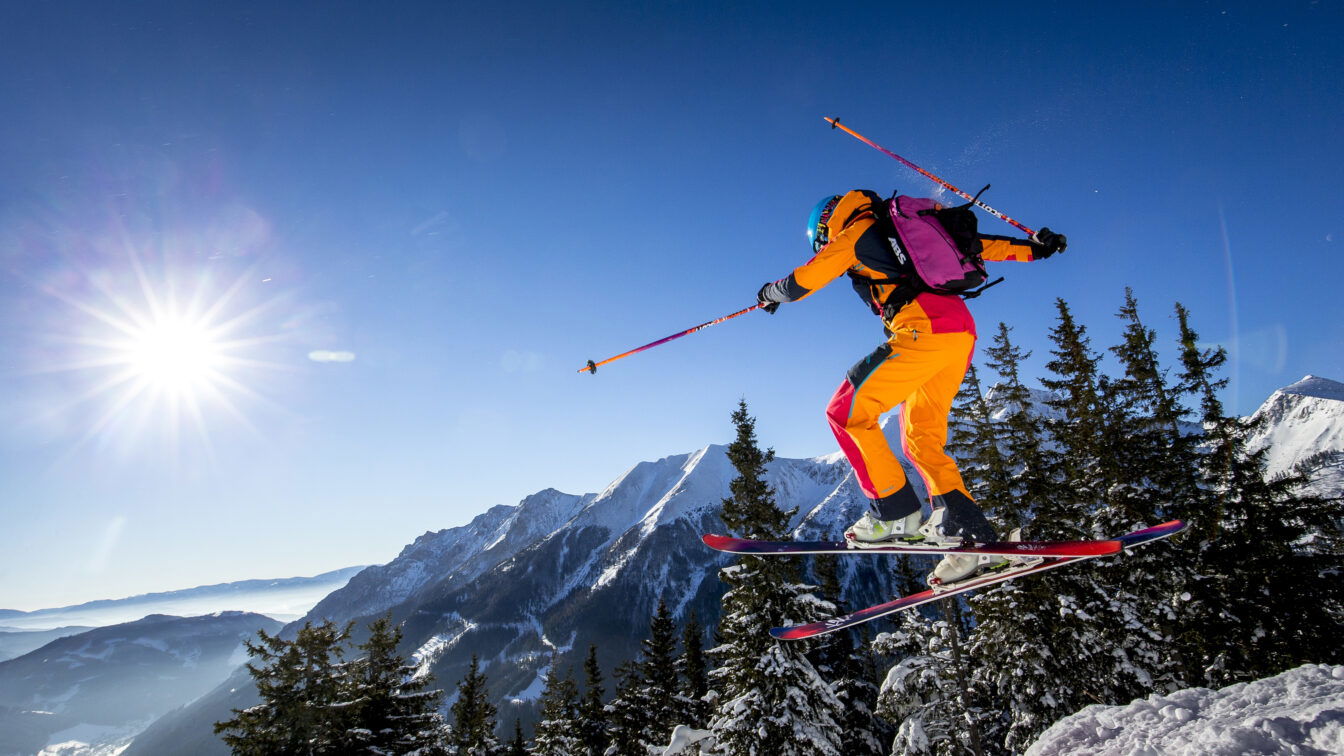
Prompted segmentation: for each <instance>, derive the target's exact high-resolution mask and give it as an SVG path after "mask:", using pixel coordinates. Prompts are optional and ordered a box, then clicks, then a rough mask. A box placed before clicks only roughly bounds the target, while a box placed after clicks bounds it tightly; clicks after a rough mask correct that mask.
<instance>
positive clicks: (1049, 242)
mask: <svg viewBox="0 0 1344 756" xmlns="http://www.w3.org/2000/svg"><path fill="white" fill-rule="evenodd" d="M980 243H981V245H982V246H983V250H982V251H981V252H980V256H981V257H982V258H984V259H985V260H987V261H989V262H1005V261H1011V262H1031V261H1033V260H1044V259H1045V258H1047V257H1050V256H1051V255H1053V254H1055V253H1057V252H1063V251H1064V249H1065V248H1066V247H1068V239H1067V238H1066V237H1065V236H1064V235H1063V234H1057V233H1055V232H1054V231H1051V230H1050V229H1048V228H1042V229H1041V230H1040V231H1037V232H1036V235H1035V236H1033V237H1032V238H1030V239H1018V238H1014V237H1012V236H994V235H993V234H980Z"/></svg>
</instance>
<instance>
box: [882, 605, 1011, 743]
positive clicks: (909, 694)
mask: <svg viewBox="0 0 1344 756" xmlns="http://www.w3.org/2000/svg"><path fill="white" fill-rule="evenodd" d="M957 603H958V602H957V600H956V599H953V600H950V601H944V602H943V603H942V604H941V605H940V608H942V609H943V610H944V611H943V612H942V617H941V618H940V619H930V618H929V617H926V616H925V615H923V614H921V613H919V612H904V613H902V615H901V617H900V619H899V620H898V621H899V623H900V624H899V626H898V627H897V629H896V630H895V631H894V632H890V633H883V634H882V635H881V636H880V637H879V639H878V640H877V641H876V642H875V643H874V645H875V646H876V648H877V650H878V651H880V652H881V653H883V654H886V655H889V656H894V657H896V658H898V659H900V661H899V662H897V664H896V666H894V667H893V668H892V669H891V670H890V671H888V672H887V677H886V684H885V686H884V687H883V690H882V693H881V696H880V697H879V699H878V707H877V712H878V714H879V715H880V716H882V717H884V718H886V719H888V720H890V721H891V722H893V723H895V724H896V726H897V729H896V734H895V738H894V750H893V751H892V753H897V754H909V755H911V756H914V755H915V754H920V755H923V754H967V753H970V754H976V755H977V756H979V754H982V753H984V752H985V750H984V747H983V744H982V742H983V734H982V729H983V728H982V724H981V721H980V720H981V715H980V712H979V711H978V709H977V707H976V706H975V703H974V701H973V699H972V695H973V691H972V689H971V685H970V678H969V677H968V673H969V668H970V662H969V659H968V658H966V655H965V653H964V649H963V643H962V636H963V634H964V633H965V631H966V627H965V626H964V624H963V623H964V614H963V613H962V612H961V611H959V610H957V609H956V604H957Z"/></svg>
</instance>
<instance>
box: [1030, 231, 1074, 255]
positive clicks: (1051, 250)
mask: <svg viewBox="0 0 1344 756" xmlns="http://www.w3.org/2000/svg"><path fill="white" fill-rule="evenodd" d="M1031 243H1032V245H1034V246H1035V247H1036V248H1037V250H1036V253H1035V257H1037V258H1039V259H1041V260H1044V259H1045V258H1047V257H1049V256H1051V255H1053V254H1055V253H1056V252H1063V251H1064V250H1065V249H1068V247H1069V238H1068V237H1067V236H1065V235H1064V234H1057V233H1055V232H1054V231H1051V230H1050V229H1049V228H1042V229H1041V230H1040V231H1037V232H1036V233H1035V234H1033V235H1032V237H1031Z"/></svg>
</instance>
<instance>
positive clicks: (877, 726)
mask: <svg viewBox="0 0 1344 756" xmlns="http://www.w3.org/2000/svg"><path fill="white" fill-rule="evenodd" d="M813 570H814V572H815V574H816V580H817V583H818V588H819V591H820V594H821V597H822V598H823V599H825V600H827V601H829V602H831V604H833V605H834V606H835V613H836V614H837V615H840V614H844V613H846V611H847V609H846V607H845V604H844V600H843V598H842V597H841V593H842V588H841V583H840V558H839V557H837V556H835V555H833V554H830V555H823V556H818V557H816V558H815V559H814V560H813ZM857 637H858V634H857V631H853V630H851V631H840V632H835V633H831V634H829V635H824V636H822V637H821V638H819V639H817V641H816V642H815V643H814V644H812V648H811V650H810V651H809V654H808V657H809V658H810V659H811V660H812V663H813V666H814V667H816V669H817V672H818V673H819V674H821V676H822V678H823V679H824V680H826V681H827V682H828V683H830V686H831V690H833V691H834V692H835V697H836V698H837V699H839V701H840V703H841V704H842V708H841V711H842V712H843V713H842V719H841V720H840V732H841V741H840V744H841V752H842V753H845V754H847V756H865V755H866V754H869V755H871V756H884V754H886V753H887V748H886V744H887V738H886V737H885V736H886V734H887V733H886V729H887V728H886V727H885V726H884V722H883V721H882V720H881V719H879V718H878V717H877V715H876V709H877V694H878V686H877V681H876V667H875V665H874V664H873V659H872V656H873V654H872V650H871V649H870V648H868V646H867V645H866V644H864V645H859V644H857V643H856V638H857Z"/></svg>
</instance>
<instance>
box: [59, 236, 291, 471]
mask: <svg viewBox="0 0 1344 756" xmlns="http://www.w3.org/2000/svg"><path fill="white" fill-rule="evenodd" d="M147 267H148V266H145V265H142V264H141V263H140V261H139V260H138V259H136V258H134V257H132V259H131V265H130V266H129V269H128V270H124V271H122V273H123V274H122V275H120V276H117V275H102V274H100V273H99V272H90V273H88V274H87V275H88V278H87V279H86V280H87V281H88V282H89V283H90V284H91V286H88V287H78V286H75V287H70V289H72V290H62V289H56V288H49V289H48V292H49V293H51V294H52V295H53V296H55V297H56V298H58V299H60V300H62V301H63V302H64V303H65V304H66V305H68V306H69V307H70V308H72V310H71V311H70V312H71V313H72V314H74V313H79V316H78V317H74V318H72V319H71V320H70V321H69V322H70V323H71V325H72V326H73V328H72V329H71V330H70V331H69V332H68V335H66V336H65V337H63V338H62V337H59V336H56V335H55V334H53V337H54V338H53V341H52V344H53V347H52V348H53V349H54V350H58V351H57V352H53V355H52V356H53V357H54V358H56V359H53V360H52V361H51V362H50V363H49V365H48V366H47V367H46V368H45V370H43V372H57V373H69V374H71V375H77V376H80V377H82V378H83V379H84V381H85V382H84V385H83V386H82V387H80V386H74V385H72V386H70V388H73V389H76V390H75V391H74V392H73V393H71V395H70V397H69V398H68V399H67V401H65V402H63V403H61V404H60V405H57V406H53V407H51V408H49V409H50V411H51V412H52V413H54V414H55V415H60V416H66V417H70V418H71V420H72V421H73V422H74V423H75V425H77V426H83V428H84V441H91V440H93V439H95V438H97V439H100V443H103V442H109V441H112V440H113V439H119V440H121V441H125V442H127V443H128V444H133V445H135V446H139V445H141V444H140V442H142V441H144V440H146V438H145V436H146V434H150V435H155V436H158V437H160V438H162V439H164V440H165V441H167V442H168V443H169V444H171V445H173V446H175V447H176V446H177V445H179V444H182V443H184V442H186V440H187V438H188V436H190V437H194V438H197V439H200V440H201V441H204V442H205V443H206V444H207V445H210V444H211V442H210V440H209V437H210V435H211V433H210V428H211V427H212V426H216V425H219V424H220V423H221V422H224V423H225V424H237V425H241V426H243V427H245V428H247V429H249V430H252V431H253V432H257V428H256V427H255V426H254V425H253V423H252V422H251V419H250V417H249V416H250V415H251V414H252V410H255V409H260V408H261V407H262V406H263V405H264V406H265V407H267V408H274V406H275V405H274V403H273V402H271V401H270V400H269V399H267V398H266V397H264V396H263V395H262V394H261V393H260V392H259V391H258V390H257V388H256V387H257V386H258V385H260V384H262V383H268V384H269V383H272V382H273V380H263V378H267V379H273V378H274V376H275V371H284V370H285V369H286V368H285V366H284V365H283V364H281V363H277V362H275V361H273V360H270V359H268V358H267V357H268V355H270V356H276V355H277V352H276V350H277V348H278V347H280V345H281V343H282V342H284V341H285V339H286V338H287V337H286V336H285V335H284V329H283V328H281V327H280V326H279V324H278V323H277V316H278V312H277V310H276V307H277V304H278V303H279V302H280V301H281V300H280V299H278V298H277V297H276V296H275V295H274V294H273V293H270V292H272V290H270V289H269V287H265V288H263V287H262V286H261V283H262V280H261V278H260V277H259V276H257V275H256V274H255V271H253V270H250V269H249V270H245V271H241V272H240V273H239V275H238V278H237V279H235V280H234V281H233V282H232V283H231V284H229V285H224V286H221V285H219V282H218V280H217V277H213V276H210V275H208V272H206V271H202V270H199V269H198V270H196V271H193V272H190V273H184V272H183V271H180V270H178V271H172V270H166V269H162V270H148V269H147ZM127 273H129V275H126V274H127ZM76 291H78V293H76ZM291 319H292V318H291ZM267 374H269V375H267ZM76 416H78V418H79V419H78V420H75V419H74V418H75V417H76ZM81 445H82V443H81ZM123 448H131V447H130V446H125V447H123Z"/></svg>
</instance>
